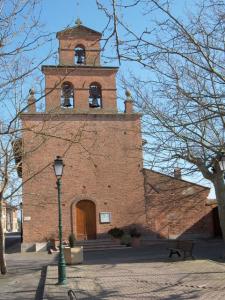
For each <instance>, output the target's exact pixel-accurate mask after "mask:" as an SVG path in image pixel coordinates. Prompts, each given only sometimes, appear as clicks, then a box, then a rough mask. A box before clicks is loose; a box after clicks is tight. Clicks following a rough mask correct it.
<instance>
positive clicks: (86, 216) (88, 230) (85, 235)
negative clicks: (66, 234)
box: [75, 200, 96, 240]
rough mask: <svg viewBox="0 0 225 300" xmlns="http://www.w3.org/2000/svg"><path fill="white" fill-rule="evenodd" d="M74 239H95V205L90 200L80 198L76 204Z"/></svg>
mask: <svg viewBox="0 0 225 300" xmlns="http://www.w3.org/2000/svg"><path fill="white" fill-rule="evenodd" d="M75 224H76V230H75V231H76V239H77V240H93V239H96V205H95V203H94V202H92V201H91V200H80V201H79V202H77V204H76V214H75Z"/></svg>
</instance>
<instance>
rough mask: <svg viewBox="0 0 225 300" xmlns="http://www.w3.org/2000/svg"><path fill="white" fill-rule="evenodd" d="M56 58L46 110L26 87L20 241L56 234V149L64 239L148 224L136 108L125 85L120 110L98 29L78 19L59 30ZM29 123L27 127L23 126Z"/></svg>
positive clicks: (47, 68) (48, 74) (48, 72)
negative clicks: (61, 171) (60, 167)
mask: <svg viewBox="0 0 225 300" xmlns="http://www.w3.org/2000/svg"><path fill="white" fill-rule="evenodd" d="M57 38H58V40H59V63H58V65H44V66H42V71H43V73H44V75H45V100H46V106H45V111H42V112H37V111H36V110H35V101H36V100H35V96H34V94H35V91H34V90H31V91H30V96H29V98H28V103H29V106H28V112H26V113H23V114H22V116H21V119H22V123H23V128H24V130H23V131H22V132H23V137H22V139H23V150H24V153H25V154H24V156H23V174H22V179H23V182H24V186H23V195H24V196H23V209H24V218H25V220H26V222H24V226H23V230H24V245H25V244H27V245H29V244H32V243H35V242H44V241H46V240H48V239H50V238H51V237H52V236H57V218H58V217H57V216H58V211H57V202H56V201H57V200H56V199H57V198H56V190H55V176H54V172H53V169H52V162H53V160H54V159H55V157H56V156H58V155H59V156H61V157H62V158H63V161H64V163H65V168H64V174H63V177H62V219H63V236H64V237H63V238H64V239H68V236H69V234H70V233H71V232H72V233H74V234H75V236H76V238H77V239H80V240H82V239H95V238H104V237H108V235H107V232H108V230H109V229H111V228H113V227H129V226H132V225H137V226H140V227H144V226H145V220H146V216H145V202H144V178H143V173H142V170H143V165H142V137H141V124H140V117H141V115H140V114H139V113H136V112H134V111H133V101H132V96H131V94H130V93H129V92H128V91H127V92H126V100H125V111H124V113H122V112H118V110H117V97H116V80H115V77H116V73H117V71H118V68H117V67H110V66H102V65H101V63H100V51H101V47H100V39H101V33H99V32H97V31H95V30H92V29H90V28H87V27H85V26H83V25H82V24H81V22H80V21H79V20H78V21H77V24H76V26H74V27H72V28H66V29H65V30H63V31H60V32H58V33H57ZM27 129H28V130H27Z"/></svg>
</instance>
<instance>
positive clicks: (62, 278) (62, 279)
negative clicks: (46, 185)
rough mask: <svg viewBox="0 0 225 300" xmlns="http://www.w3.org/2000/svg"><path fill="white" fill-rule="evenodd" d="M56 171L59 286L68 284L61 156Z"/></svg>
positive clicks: (54, 165) (55, 165) (55, 166)
mask: <svg viewBox="0 0 225 300" xmlns="http://www.w3.org/2000/svg"><path fill="white" fill-rule="evenodd" d="M53 167H54V171H55V176H56V178H57V181H56V184H57V190H58V211H59V260H58V284H60V285H63V284H66V263H65V258H64V253H63V245H62V208H61V184H62V182H61V178H62V174H63V167H64V164H63V160H62V158H61V157H60V156H57V157H56V159H55V160H54V164H53Z"/></svg>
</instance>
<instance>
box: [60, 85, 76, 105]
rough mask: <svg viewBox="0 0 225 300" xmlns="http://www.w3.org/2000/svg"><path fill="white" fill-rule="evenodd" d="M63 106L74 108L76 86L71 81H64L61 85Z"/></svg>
mask: <svg viewBox="0 0 225 300" xmlns="http://www.w3.org/2000/svg"><path fill="white" fill-rule="evenodd" d="M61 107H63V108H74V87H73V84H72V83H71V82H69V81H66V82H63V84H62V87H61Z"/></svg>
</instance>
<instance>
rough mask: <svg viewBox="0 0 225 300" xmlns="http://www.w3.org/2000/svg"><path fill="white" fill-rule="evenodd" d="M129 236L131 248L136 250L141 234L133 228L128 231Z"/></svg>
mask: <svg viewBox="0 0 225 300" xmlns="http://www.w3.org/2000/svg"><path fill="white" fill-rule="evenodd" d="M129 233H130V236H131V246H132V247H134V248H138V247H140V245H141V239H140V237H141V233H140V231H138V230H137V228H136V227H133V228H131V229H130V230H129Z"/></svg>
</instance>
